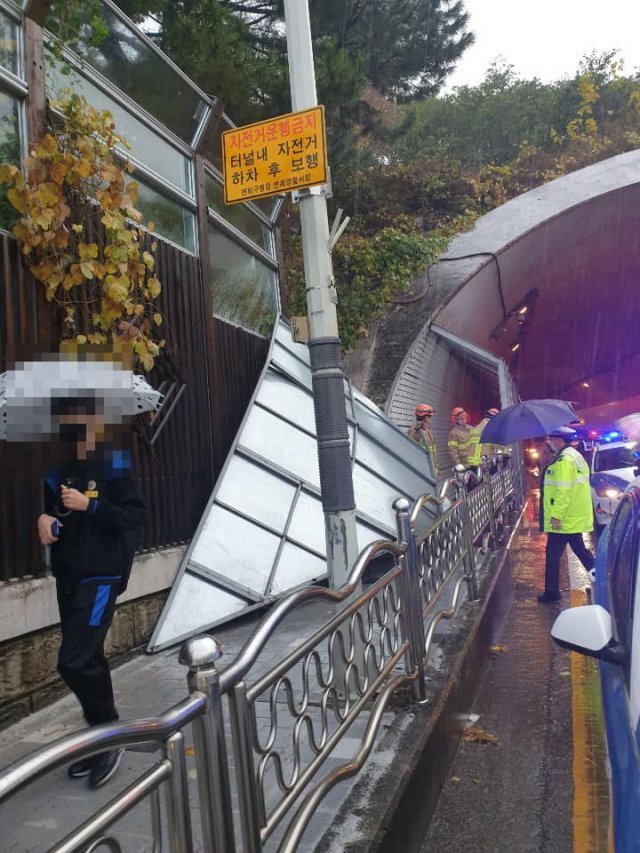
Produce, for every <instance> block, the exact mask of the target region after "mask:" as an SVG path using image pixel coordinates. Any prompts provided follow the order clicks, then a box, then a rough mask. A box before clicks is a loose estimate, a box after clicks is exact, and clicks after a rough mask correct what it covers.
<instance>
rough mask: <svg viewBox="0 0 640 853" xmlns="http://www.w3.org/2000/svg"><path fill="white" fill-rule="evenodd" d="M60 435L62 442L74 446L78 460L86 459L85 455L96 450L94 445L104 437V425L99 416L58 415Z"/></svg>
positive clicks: (80, 413) (78, 413)
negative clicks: (70, 443)
mask: <svg viewBox="0 0 640 853" xmlns="http://www.w3.org/2000/svg"><path fill="white" fill-rule="evenodd" d="M58 422H59V424H60V435H61V438H62V440H63V441H69V442H73V443H74V444H75V445H76V451H77V455H78V459H86V458H87V453H90V452H93V451H94V450H95V449H96V444H97V443H98V442H99V441H103V440H104V437H105V424H104V419H103V417H102V416H101V415H94V414H91V415H90V414H87V413H83V412H73V413H68V414H64V415H60V416H59V418H58Z"/></svg>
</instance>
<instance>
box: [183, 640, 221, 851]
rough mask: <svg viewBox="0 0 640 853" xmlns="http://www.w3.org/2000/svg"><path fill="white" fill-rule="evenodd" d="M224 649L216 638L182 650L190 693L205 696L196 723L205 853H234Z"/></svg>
mask: <svg viewBox="0 0 640 853" xmlns="http://www.w3.org/2000/svg"><path fill="white" fill-rule="evenodd" d="M221 656H222V649H221V647H220V645H219V643H218V642H216V640H214V639H213V637H207V636H202V635H201V636H199V637H192V638H191V639H190V640H187V641H186V642H185V643H184V644H183V645H182V648H181V649H180V663H182V664H184V665H185V666H188V667H189V674H188V676H187V683H188V685H189V690H190V691H191V692H192V693H194V692H199V693H204V694H205V696H206V697H207V707H206V710H205V713H204V714H203V715H202V716H201V717H197V718H196V719H195V720H194V721H193V737H194V742H195V753H196V766H197V772H198V791H199V793H200V816H201V821H202V835H203V849H204V850H210V851H211V853H233V851H234V850H235V840H234V834H233V812H232V806H231V791H230V786H229V773H228V764H227V750H226V745H225V734H224V718H223V715H222V702H221V699H222V697H221V695H220V687H219V681H218V670H217V669H216V666H215V662H216V661H217V660H218V659H219V658H220V657H221Z"/></svg>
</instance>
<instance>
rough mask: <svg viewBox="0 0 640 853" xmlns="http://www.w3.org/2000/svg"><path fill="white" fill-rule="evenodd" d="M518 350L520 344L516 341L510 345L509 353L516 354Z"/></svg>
mask: <svg viewBox="0 0 640 853" xmlns="http://www.w3.org/2000/svg"><path fill="white" fill-rule="evenodd" d="M519 349H520V343H519V342H518V341H516V342H515V343H513V344H511V352H518V350H519Z"/></svg>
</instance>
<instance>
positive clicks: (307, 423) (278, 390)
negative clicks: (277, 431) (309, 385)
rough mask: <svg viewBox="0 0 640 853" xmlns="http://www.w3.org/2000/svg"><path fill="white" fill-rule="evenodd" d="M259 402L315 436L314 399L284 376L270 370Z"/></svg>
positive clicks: (261, 390)
mask: <svg viewBox="0 0 640 853" xmlns="http://www.w3.org/2000/svg"><path fill="white" fill-rule="evenodd" d="M258 402H259V403H262V405H264V406H266V407H267V408H269V409H271V411H272V412H275V413H276V414H279V415H282V417H283V418H287V419H288V420H290V421H293V423H296V424H298V426H300V427H301V428H302V429H305V430H307V431H308V432H310V433H311V434H312V435H315V433H316V419H315V414H314V411H313V397H312V396H311V394H309V393H307V392H306V391H305V390H304V389H303V388H298V387H297V386H296V385H294V384H293V383H292V382H291V381H290V380H289V379H286V378H285V377H284V376H279V375H278V374H277V373H275V372H274V371H272V370H270V371H269V372H268V373H267V375H266V376H265V378H264V381H263V383H262V386H261V387H260V392H259V394H258Z"/></svg>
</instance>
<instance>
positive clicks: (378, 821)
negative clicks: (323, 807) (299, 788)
mask: <svg viewBox="0 0 640 853" xmlns="http://www.w3.org/2000/svg"><path fill="white" fill-rule="evenodd" d="M521 521H522V513H520V514H519V515H518V516H517V519H516V520H515V522H514V524H513V527H512V528H511V529H510V530H509V531H508V535H507V543H506V545H505V547H504V548H503V549H501V550H500V551H497V552H495V553H493V554H492V555H491V557H490V558H489V559H488V560H487V561H486V563H485V566H484V571H483V572H481V577H480V587H481V588H480V593H481V596H482V598H481V599H480V600H479V601H478V602H475V603H468V604H467V605H465V606H464V607H463V608H462V610H461V612H460V614H458V616H457V617H456V620H457V621H456V630H455V631H452V632H451V638H450V639H451V642H450V645H451V648H450V649H447V654H446V657H445V660H444V665H443V664H440V666H439V668H438V670H432V669H429V670H428V672H427V676H428V679H427V693H428V698H427V700H426V702H425V704H424V706H416V705H409V706H408V707H407V708H406V709H405V710H403V712H402V713H398V714H397V715H396V717H395V719H394V721H393V723H392V725H391V726H390V728H389V730H388V731H387V732H386V734H385V735H384V736H383V738H382V739H381V742H380V744H379V746H378V750H377V752H378V754H379V755H383V756H385V757H388V761H386V762H382V764H381V762H380V761H378V763H377V767H376V756H375V754H374V755H373V756H372V757H371V759H370V761H371V763H372V765H373V766H372V767H368V766H365V768H364V769H363V771H362V774H361V779H359V781H358V782H357V783H356V785H355V786H354V787H353V790H352V791H351V793H350V794H349V795H348V797H347V798H346V800H345V801H344V803H343V805H342V806H341V808H340V810H339V812H338V813H337V815H336V818H335V820H334V822H333V825H332V827H331V829H330V830H329V831H328V832H327V833H326V835H325V837H324V839H323V840H322V841H321V842H320V844H318V845H317V847H316V848H315V853H329V851H337V850H340V851H345V853H398V851H400V850H401V851H403V853H411V851H415V850H418V849H419V848H420V846H421V844H422V842H423V840H424V837H425V835H426V831H427V827H428V825H429V822H430V820H431V817H432V815H433V813H434V811H435V808H436V806H437V803H438V798H439V796H440V792H441V791H442V788H443V786H444V783H445V781H446V778H447V775H448V773H449V769H450V767H451V765H452V763H453V760H454V758H455V755H456V752H457V749H458V746H459V743H460V738H461V735H462V732H463V730H464V726H465V722H466V720H467V719H468V714H469V712H470V709H471V707H472V704H473V700H474V698H475V695H476V693H477V691H478V688H479V686H480V684H481V681H482V678H483V675H484V670H485V666H486V663H487V662H488V660H489V656H490V652H489V647H490V646H491V645H492V644H493V643H494V642H495V637H496V636H497V635H498V633H499V630H500V628H501V625H502V623H503V621H504V619H505V617H506V615H507V613H508V611H509V607H510V605H511V600H512V581H511V566H512V559H511V557H510V553H509V546H510V545H512V544H514V543H513V539H514V537H517V536H518V535H519V530H520V525H521ZM448 661H451V663H450V665H447V662H448ZM443 669H445V670H446V671H445V672H442V670H443ZM354 818H355V819H356V820H355V821H354ZM356 822H357V827H354V823H356Z"/></svg>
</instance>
